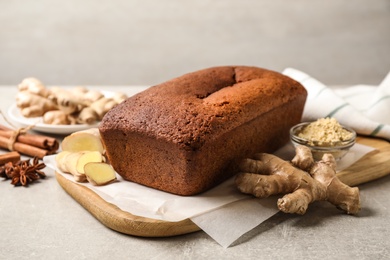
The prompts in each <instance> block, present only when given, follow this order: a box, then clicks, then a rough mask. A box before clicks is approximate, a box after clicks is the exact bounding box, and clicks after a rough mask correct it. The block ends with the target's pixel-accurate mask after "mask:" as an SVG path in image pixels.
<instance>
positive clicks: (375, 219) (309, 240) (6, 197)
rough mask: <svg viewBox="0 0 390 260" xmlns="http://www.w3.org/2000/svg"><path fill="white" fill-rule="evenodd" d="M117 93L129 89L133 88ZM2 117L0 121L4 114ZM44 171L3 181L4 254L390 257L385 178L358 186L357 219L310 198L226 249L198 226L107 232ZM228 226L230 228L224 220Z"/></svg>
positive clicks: (5, 100) (9, 91)
mask: <svg viewBox="0 0 390 260" xmlns="http://www.w3.org/2000/svg"><path fill="white" fill-rule="evenodd" d="M102 88H105V87H102ZM106 89H112V88H106ZM117 90H124V91H126V92H127V93H130V94H131V93H133V92H134V91H136V90H137V89H130V88H124V87H118V88H117ZM15 94H16V87H15V86H0V108H1V109H2V111H6V110H7V108H8V107H9V106H10V105H11V104H12V103H13V102H14V96H15ZM0 121H1V123H2V124H4V120H3V119H0ZM0 152H5V151H1V150H0ZM46 173H47V175H48V177H47V178H46V179H44V180H42V181H40V182H39V183H36V184H33V185H31V186H29V187H28V188H25V187H14V186H12V185H10V183H9V181H3V180H1V181H0V191H1V192H0V249H1V258H2V259H159V260H161V259H389V257H390V241H389V237H390V220H389V219H390V200H389V192H390V176H388V177H385V178H382V179H380V180H377V181H374V182H371V183H367V184H364V185H361V186H360V189H361V197H362V205H363V209H362V211H361V213H360V214H359V215H358V216H348V215H345V214H342V213H341V212H340V211H339V210H337V209H335V208H334V207H333V206H332V205H330V204H328V203H314V204H312V205H311V206H310V208H309V210H308V212H307V213H306V214H305V215H304V216H297V215H288V214H282V213H278V214H276V215H274V216H273V217H271V218H270V219H269V220H267V221H266V222H264V223H262V224H261V225H259V226H258V227H257V228H255V229H254V230H252V231H251V232H249V233H248V234H246V235H245V236H244V237H243V238H242V239H241V240H240V241H239V242H238V243H236V244H235V245H233V246H232V247H229V248H227V249H224V248H223V247H221V246H220V245H219V244H217V243H216V242H215V241H214V240H213V239H211V238H210V237H209V236H208V235H207V234H206V233H204V232H202V231H199V232H196V233H192V234H187V235H182V236H177V237H171V238H141V237H133V236H128V235H124V234H120V233H118V232H115V231H113V230H110V229H108V228H106V227H105V226H103V225H102V224H101V223H100V222H99V221H98V220H96V219H95V218H94V217H93V216H92V215H90V214H89V213H88V212H87V211H86V210H85V209H84V208H83V207H82V206H80V205H79V204H78V203H77V202H76V201H75V200H73V199H72V198H71V197H70V196H69V195H68V194H67V193H66V192H65V191H64V190H63V189H62V188H61V187H60V186H59V184H58V183H57V181H56V179H55V177H54V175H53V172H51V171H49V170H47V171H46ZM243 214H245V213H243ZM226 228H234V227H232V226H229V223H226Z"/></svg>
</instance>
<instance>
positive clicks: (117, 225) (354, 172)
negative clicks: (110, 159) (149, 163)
mask: <svg viewBox="0 0 390 260" xmlns="http://www.w3.org/2000/svg"><path fill="white" fill-rule="evenodd" d="M357 142H358V143H361V144H364V145H368V146H372V147H375V148H376V150H374V151H372V152H370V153H368V154H366V155H365V156H364V157H363V158H361V159H360V160H359V161H357V162H356V163H355V164H353V165H351V166H350V167H348V168H347V169H345V170H343V171H341V172H339V173H338V174H337V176H338V177H339V178H340V179H341V181H343V182H344V183H346V184H348V185H350V186H357V185H359V184H363V183H366V182H369V181H373V180H376V179H379V178H381V177H384V176H386V175H388V174H390V143H389V142H387V141H385V140H381V139H374V138H367V137H358V139H357ZM56 178H57V181H58V183H59V184H60V185H61V187H62V188H63V189H64V190H65V191H66V192H67V193H69V194H70V195H71V196H72V197H73V198H74V199H75V200H76V201H77V202H78V203H79V204H80V205H82V206H83V207H84V208H85V209H86V210H87V211H88V212H89V213H91V214H92V215H93V216H94V217H95V218H96V219H98V220H99V221H100V222H101V223H102V224H103V225H105V226H106V227H108V228H111V229H113V230H116V231H118V232H121V233H124V234H128V235H133V236H141V237H169V236H175V235H181V234H187V233H191V232H195V231H199V230H200V228H199V227H198V226H196V225H195V224H194V223H193V222H192V221H191V220H189V219H185V220H183V221H180V222H167V221H161V220H155V219H150V218H144V217H139V216H135V215H132V214H130V213H128V212H125V211H122V210H121V209H119V208H118V207H117V206H115V205H113V204H111V203H108V202H106V201H105V200H103V199H102V198H101V197H100V196H98V195H97V194H96V193H95V192H93V191H92V190H90V189H88V188H87V187H84V186H82V185H79V184H77V183H74V182H71V181H69V180H67V179H66V178H64V177H63V176H62V175H61V174H59V173H56Z"/></svg>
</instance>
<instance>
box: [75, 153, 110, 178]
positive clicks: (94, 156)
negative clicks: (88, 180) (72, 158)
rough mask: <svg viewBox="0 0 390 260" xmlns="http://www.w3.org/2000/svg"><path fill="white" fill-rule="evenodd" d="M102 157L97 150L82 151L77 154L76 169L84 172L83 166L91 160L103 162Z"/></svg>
mask: <svg viewBox="0 0 390 260" xmlns="http://www.w3.org/2000/svg"><path fill="white" fill-rule="evenodd" d="M103 161H104V157H103V155H102V154H101V153H100V152H99V151H88V152H84V153H83V154H81V155H80V156H79V158H78V159H77V163H76V171H77V172H78V173H81V174H84V173H85V172H84V166H85V165H86V164H88V163H91V162H103Z"/></svg>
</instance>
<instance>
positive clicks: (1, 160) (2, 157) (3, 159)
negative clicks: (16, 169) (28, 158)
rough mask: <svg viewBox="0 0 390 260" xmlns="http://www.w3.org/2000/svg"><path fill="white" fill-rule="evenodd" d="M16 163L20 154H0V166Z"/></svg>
mask: <svg viewBox="0 0 390 260" xmlns="http://www.w3.org/2000/svg"><path fill="white" fill-rule="evenodd" d="M18 161H20V153H18V152H9V153H5V154H0V166H1V165H4V164H6V163H7V162H12V163H17V162H18Z"/></svg>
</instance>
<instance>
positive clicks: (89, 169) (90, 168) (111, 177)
mask: <svg viewBox="0 0 390 260" xmlns="http://www.w3.org/2000/svg"><path fill="white" fill-rule="evenodd" d="M84 172H85V175H86V177H87V180H88V181H89V182H90V183H91V184H92V185H95V186H100V185H105V184H108V183H111V182H113V181H115V180H116V173H115V170H114V169H113V168H112V166H111V165H109V164H107V163H103V162H90V163H87V164H86V165H85V166H84Z"/></svg>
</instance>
